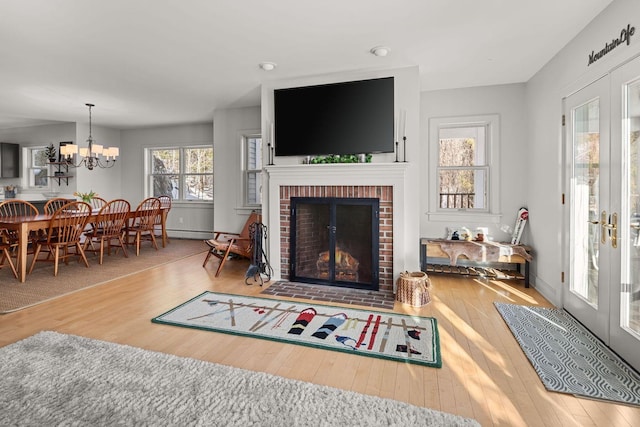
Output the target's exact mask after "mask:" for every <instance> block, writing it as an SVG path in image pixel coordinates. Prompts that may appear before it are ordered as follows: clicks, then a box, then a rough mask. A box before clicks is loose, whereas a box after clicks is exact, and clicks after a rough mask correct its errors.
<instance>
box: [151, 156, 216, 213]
mask: <svg viewBox="0 0 640 427" xmlns="http://www.w3.org/2000/svg"><path fill="white" fill-rule="evenodd" d="M203 148H206V149H210V150H212V151H213V146H212V145H210V144H205V145H185V146H167V147H146V148H145V176H146V179H145V182H146V185H145V197H152V196H153V177H154V176H156V175H162V174H154V173H153V154H152V153H153V151H158V150H179V151H180V171H179V172H177V173H171V174H167V175H172V176H173V175H176V176H178V180H179V182H180V188H179V190H178V194H179V196H178V197H175V198H173V200H172V201H173V202H175V203H201V204H212V203H213V198H212V199H211V200H199V199H186V198H185V197H184V191H185V187H186V184H185V182H186V181H185V176H186V175H210V176H211V182H214V173H213V169H212V170H211V172H210V173H185V163H184V162H185V159H186V156H185V151H186V150H192V149H203ZM214 155H215V154H214ZM213 168H215V162H214V164H213ZM213 185H214V189H213V192H214V194H215V183H214V184H213ZM172 197H173V195H172Z"/></svg>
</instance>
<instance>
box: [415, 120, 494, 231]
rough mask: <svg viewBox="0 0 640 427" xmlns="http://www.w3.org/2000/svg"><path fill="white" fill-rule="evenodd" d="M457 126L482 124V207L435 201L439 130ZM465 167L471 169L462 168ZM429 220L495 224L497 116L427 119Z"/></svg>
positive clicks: (479, 125)
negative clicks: (456, 206)
mask: <svg viewBox="0 0 640 427" xmlns="http://www.w3.org/2000/svg"><path fill="white" fill-rule="evenodd" d="M460 127H485V129H486V134H485V155H486V165H483V166H482V167H479V168H478V169H482V170H486V184H485V185H486V194H487V196H486V202H487V205H488V206H486V207H485V208H483V209H454V208H440V202H439V194H440V191H439V174H438V172H439V165H438V159H439V146H440V129H444V128H460ZM465 169H472V167H471V168H467V167H465ZM428 178H429V181H428V182H429V186H428V188H429V211H428V213H427V215H428V217H429V220H432V221H446V222H452V221H456V222H460V223H464V222H465V221H469V222H476V221H483V222H491V223H496V224H497V223H499V222H500V217H501V213H500V212H499V209H500V206H501V204H500V116H499V115H498V114H485V115H477V116H462V117H437V118H431V119H429V173H428Z"/></svg>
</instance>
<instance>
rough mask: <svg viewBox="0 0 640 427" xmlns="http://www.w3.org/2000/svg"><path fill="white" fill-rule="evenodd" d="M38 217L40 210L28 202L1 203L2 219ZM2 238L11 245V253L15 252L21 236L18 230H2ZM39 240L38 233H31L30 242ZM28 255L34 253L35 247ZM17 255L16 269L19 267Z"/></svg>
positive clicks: (0, 215)
mask: <svg viewBox="0 0 640 427" xmlns="http://www.w3.org/2000/svg"><path fill="white" fill-rule="evenodd" d="M36 215H38V208H36V207H35V206H34V205H33V204H31V203H29V202H27V201H26V200H20V199H11V200H5V201H4V202H2V203H0V217H15V216H36ZM0 237H2V240H3V241H4V242H5V243H7V244H9V251H14V250H15V249H16V248H17V247H18V242H19V235H18V231H17V230H7V229H3V230H0ZM37 239H38V234H37V233H31V234H30V235H29V240H31V241H35V240H37ZM27 253H33V245H32V247H31V248H30V250H29V251H28V252H27ZM18 264H19V263H18V259H17V254H16V264H15V265H16V268H18V267H19V265H18Z"/></svg>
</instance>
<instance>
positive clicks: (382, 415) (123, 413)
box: [0, 331, 479, 427]
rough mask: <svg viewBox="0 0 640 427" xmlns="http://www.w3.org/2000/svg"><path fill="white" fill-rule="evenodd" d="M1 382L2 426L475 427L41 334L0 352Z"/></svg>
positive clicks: (397, 405) (371, 400)
mask: <svg viewBox="0 0 640 427" xmlns="http://www.w3.org/2000/svg"><path fill="white" fill-rule="evenodd" d="M0 378H1V380H0V414H1V420H2V424H3V425H80V426H82V425H90V426H107V425H109V426H111V425H136V426H147V425H148V426H243V427H246V426H394V425H395V426H407V425H412V426H479V424H478V423H477V422H476V421H475V420H472V419H467V418H462V417H458V416H455V415H451V414H447V413H443V412H439V411H434V410H431V409H427V408H421V407H416V406H412V405H409V404H406V403H402V402H398V401H394V400H390V399H382V398H378V397H373V396H367V395H363V394H359V393H354V392H350V391H343V390H339V389H335V388H331V387H326V386H320V385H316V384H311V383H306V382H302V381H296V380H291V379H287V378H282V377H278V376H274V375H271V374H266V373H262V372H252V371H248V370H243V369H238V368H232V367H228V366H223V365H218V364H214V363H209V362H204V361H200V360H195V359H189V358H183V357H177V356H174V355H169V354H164V353H157V352H152V351H148V350H143V349H140V348H135V347H130V346H125V345H120V344H114V343H109V342H104V341H97V340H93V339H89V338H83V337H78V336H74V335H65V334H60V333H57V332H48V331H47V332H40V333H38V334H36V335H33V336H31V337H29V338H26V339H24V340H22V341H19V342H16V343H13V344H10V345H7V346H5V347H2V348H0Z"/></svg>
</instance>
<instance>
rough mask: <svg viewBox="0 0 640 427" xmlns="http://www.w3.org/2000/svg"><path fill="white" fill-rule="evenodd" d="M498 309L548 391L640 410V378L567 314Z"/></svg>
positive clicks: (552, 310)
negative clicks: (622, 404) (605, 401)
mask: <svg viewBox="0 0 640 427" xmlns="http://www.w3.org/2000/svg"><path fill="white" fill-rule="evenodd" d="M494 304H495V306H496V308H497V309H498V312H499V313H500V315H501V316H502V318H503V319H504V321H505V322H506V324H507V326H508V327H509V329H510V330H511V332H512V333H513V335H514V337H515V338H516V340H517V341H518V343H519V344H520V347H522V350H523V351H524V353H525V355H526V356H527V358H528V359H529V361H530V362H531V364H532V365H533V367H534V369H535V371H536V372H537V373H538V376H539V377H540V380H541V381H542V383H543V384H544V386H545V388H546V389H547V390H549V391H556V392H560V393H568V394H572V395H575V396H580V397H587V398H591V399H601V400H608V401H613V402H620V403H626V404H630V405H640V375H639V374H638V373H637V372H636V371H635V370H634V369H633V368H631V367H630V366H629V365H628V364H627V363H626V362H625V361H624V360H622V359H621V358H620V357H618V356H617V355H616V354H615V353H614V352H613V351H611V350H610V349H609V348H608V347H607V346H605V345H604V344H603V343H602V342H601V341H600V340H599V339H598V338H596V337H595V336H594V335H593V334H592V333H591V332H590V331H589V330H588V329H586V328H585V327H584V326H582V324H580V322H578V321H577V320H576V319H574V318H573V317H572V316H571V315H570V314H569V313H567V311H565V310H561V309H555V308H543V307H527V306H521V305H515V304H505V303H500V302H496V303H494Z"/></svg>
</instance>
